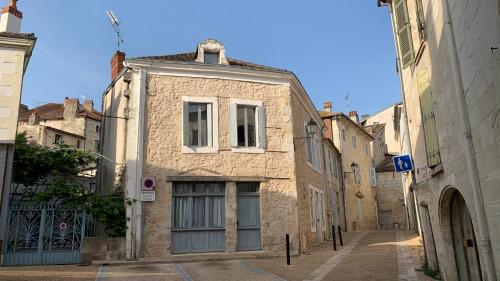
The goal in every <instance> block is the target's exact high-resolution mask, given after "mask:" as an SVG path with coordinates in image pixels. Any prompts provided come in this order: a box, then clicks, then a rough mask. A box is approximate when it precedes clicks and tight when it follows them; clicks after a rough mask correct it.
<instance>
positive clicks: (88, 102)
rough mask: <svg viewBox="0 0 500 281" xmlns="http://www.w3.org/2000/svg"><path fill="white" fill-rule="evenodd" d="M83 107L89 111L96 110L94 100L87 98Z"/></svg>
mask: <svg viewBox="0 0 500 281" xmlns="http://www.w3.org/2000/svg"><path fill="white" fill-rule="evenodd" d="M83 109H85V111H88V112H93V111H94V101H93V100H85V101H84V102H83Z"/></svg>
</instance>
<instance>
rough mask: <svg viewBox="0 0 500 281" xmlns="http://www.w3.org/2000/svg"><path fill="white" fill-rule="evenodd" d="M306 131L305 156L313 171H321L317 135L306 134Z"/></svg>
mask: <svg viewBox="0 0 500 281" xmlns="http://www.w3.org/2000/svg"><path fill="white" fill-rule="evenodd" d="M305 131H306V139H305V142H306V156H307V163H309V164H310V165H311V166H312V167H313V168H314V169H315V170H317V171H321V148H320V144H321V142H320V140H319V137H318V135H317V134H308V133H307V129H305Z"/></svg>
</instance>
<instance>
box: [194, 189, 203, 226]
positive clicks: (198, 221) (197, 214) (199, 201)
mask: <svg viewBox="0 0 500 281" xmlns="http://www.w3.org/2000/svg"><path fill="white" fill-rule="evenodd" d="M200 226H205V197H204V196H203V197H199V196H198V197H193V227H200Z"/></svg>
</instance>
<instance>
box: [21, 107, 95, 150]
mask: <svg viewBox="0 0 500 281" xmlns="http://www.w3.org/2000/svg"><path fill="white" fill-rule="evenodd" d="M100 128H101V112H99V111H97V110H95V109H94V103H93V102H92V100H86V101H85V102H84V103H83V104H80V102H79V100H78V98H65V99H64V103H48V104H44V105H42V106H39V107H35V108H32V109H26V108H22V109H21V111H20V113H19V124H18V132H26V134H27V136H28V138H29V140H30V141H31V142H32V143H35V144H38V145H42V146H47V147H51V148H57V147H58V145H59V144H63V143H64V144H67V145H69V146H72V147H74V148H77V149H82V150H85V151H89V152H98V151H99V145H100V138H99V133H100Z"/></svg>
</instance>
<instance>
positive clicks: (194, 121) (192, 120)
mask: <svg viewBox="0 0 500 281" xmlns="http://www.w3.org/2000/svg"><path fill="white" fill-rule="evenodd" d="M198 107H199V105H198V104H191V103H190V104H189V145H198Z"/></svg>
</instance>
